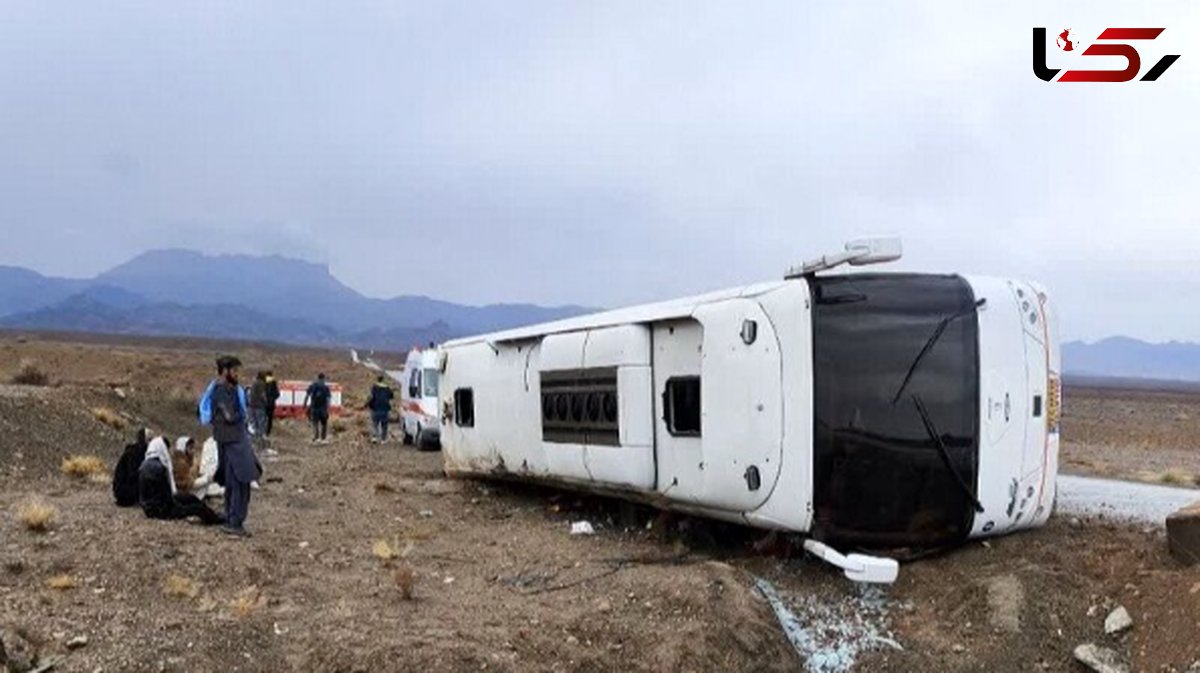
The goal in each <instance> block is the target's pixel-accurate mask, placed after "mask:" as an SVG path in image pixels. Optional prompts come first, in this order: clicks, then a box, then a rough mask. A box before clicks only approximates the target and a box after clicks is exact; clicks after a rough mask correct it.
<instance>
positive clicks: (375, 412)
mask: <svg viewBox="0 0 1200 673" xmlns="http://www.w3.org/2000/svg"><path fill="white" fill-rule="evenodd" d="M367 408H368V409H370V410H371V442H372V443H375V442H386V441H387V430H388V416H389V415H390V414H391V413H392V388H391V387H390V386H389V385H388V384H387V382H386V379H385V377H384V376H383V374H380V375H379V378H378V379H376V380H375V385H373V386H371V397H370V398H369V399H368V400H367Z"/></svg>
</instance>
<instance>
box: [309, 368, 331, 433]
mask: <svg viewBox="0 0 1200 673" xmlns="http://www.w3.org/2000/svg"><path fill="white" fill-rule="evenodd" d="M332 397H333V393H332V392H330V390H329V384H327V383H325V374H324V373H321V374H317V380H316V381H313V382H312V383H311V384H309V386H308V390H307V391H305V393H304V409H305V411H306V412H308V420H309V421H311V422H312V428H313V438H312V441H313V443H316V442H322V443H323V442H326V441H328V439H326V435H327V433H328V431H329V401H330V398H332Z"/></svg>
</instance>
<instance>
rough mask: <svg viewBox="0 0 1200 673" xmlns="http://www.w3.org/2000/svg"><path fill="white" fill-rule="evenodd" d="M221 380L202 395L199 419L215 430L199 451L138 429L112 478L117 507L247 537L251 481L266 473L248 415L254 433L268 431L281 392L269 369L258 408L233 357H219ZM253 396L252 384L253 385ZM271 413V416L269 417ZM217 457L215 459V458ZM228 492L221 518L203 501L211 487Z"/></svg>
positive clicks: (186, 440)
mask: <svg viewBox="0 0 1200 673" xmlns="http://www.w3.org/2000/svg"><path fill="white" fill-rule="evenodd" d="M216 364H217V377H216V378H215V379H213V380H212V381H211V382H209V384H208V387H207V388H206V389H205V391H204V394H203V395H202V396H201V397H200V404H199V415H200V422H201V423H202V424H204V425H208V426H210V427H211V428H212V439H210V440H209V441H207V442H205V446H204V452H203V453H199V455H198V451H197V448H196V443H195V440H193V439H192V438H190V437H180V438H179V439H178V440H176V441H175V444H174V448H171V447H170V440H168V439H167V438H166V437H162V436H159V437H154V438H153V439H150V438H149V433H148V432H147V431H146V430H145V429H142V430H139V431H138V434H137V437H136V438H135V439H134V442H133V443H132V444H129V445H128V446H126V447H125V452H124V453H123V454H122V455H121V459H120V460H119V461H118V462H117V467H116V470H115V471H114V473H113V483H112V488H113V497H114V498H115V499H116V501H117V505H119V506H122V507H132V506H135V505H141V507H142V511H143V512H144V513H145V514H146V516H147V517H149V518H152V519H186V518H189V517H193V516H195V517H199V519H200V521H201V522H203V523H205V524H210V525H220V526H221V530H222V531H223V532H225V533H226V534H228V535H232V536H236V537H249V536H250V532H249V531H247V530H246V527H245V523H246V517H247V516H248V515H249V513H250V494H251V490H252V486H251V484H253V483H257V481H258V479H260V478H261V476H262V464H261V463H260V462H259V461H258V457H257V456H256V455H255V453H254V448H253V446H252V445H251V439H250V437H251V435H250V426H251V416H252V412H251V410H252V409H253V410H254V411H253V416H254V417H255V418H256V419H257V420H256V423H255V425H256V428H257V432H258V433H261V434H263V435H264V436H265V435H266V434H269V432H270V426H271V423H270V419H271V417H272V416H273V412H274V409H273V407H274V403H275V400H276V399H278V397H279V395H278V388H276V390H275V394H274V395H271V394H270V393H269V392H267V390H268V389H269V388H268V387H269V386H271V385H272V380H271V379H270V378H269V372H265V373H263V374H260V375H259V376H258V377H257V378H256V381H255V383H256V385H257V384H261V385H260V386H259V391H258V393H259V396H258V399H257V400H256V402H258V403H259V404H256V405H255V406H254V407H251V405H250V403H249V402H248V401H247V399H246V398H247V394H246V389H245V388H243V387H242V386H241V385H240V383H239V380H238V377H239V374H240V371H241V366H242V363H241V361H240V360H238V359H237V358H236V357H233V356H229V355H226V356H222V357H220V358H217V363H216ZM251 393H252V395H253V393H254V386H251ZM267 409H270V410H271V412H270V413H267V411H266V410H267ZM214 454H215V455H214ZM210 481H212V482H215V483H216V484H217V485H218V486H220V487H223V494H224V500H225V512H224V514H218V513H217V512H215V511H213V510H212V509H210V508H209V507H208V505H207V504H205V503H204V500H203V498H202V496H204V495H207V494H208V493H209V490H208V488H209V486H210V484H209V482H210Z"/></svg>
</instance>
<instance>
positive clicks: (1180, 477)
mask: <svg viewBox="0 0 1200 673" xmlns="http://www.w3.org/2000/svg"><path fill="white" fill-rule="evenodd" d="M1158 480H1159V481H1161V482H1162V483H1164V484H1171V485H1172V486H1195V485H1196V477H1195V475H1193V474H1192V473H1190V472H1188V471H1186V470H1182V469H1179V468H1177V467H1173V468H1171V469H1169V470H1167V471H1166V472H1163V473H1162V474H1160V475H1158Z"/></svg>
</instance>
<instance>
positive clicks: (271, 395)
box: [263, 369, 279, 437]
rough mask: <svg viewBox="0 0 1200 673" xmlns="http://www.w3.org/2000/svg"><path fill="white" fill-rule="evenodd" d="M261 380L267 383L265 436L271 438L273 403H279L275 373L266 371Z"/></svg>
mask: <svg viewBox="0 0 1200 673" xmlns="http://www.w3.org/2000/svg"><path fill="white" fill-rule="evenodd" d="M263 380H265V381H266V383H267V406H266V412H267V430H266V433H265V434H266V436H267V437H270V436H271V429H272V428H274V427H275V403H276V402H278V401H279V382H278V381H276V380H275V372H273V371H271V370H270V369H268V370H267V372H266V376H264V377H263Z"/></svg>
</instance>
